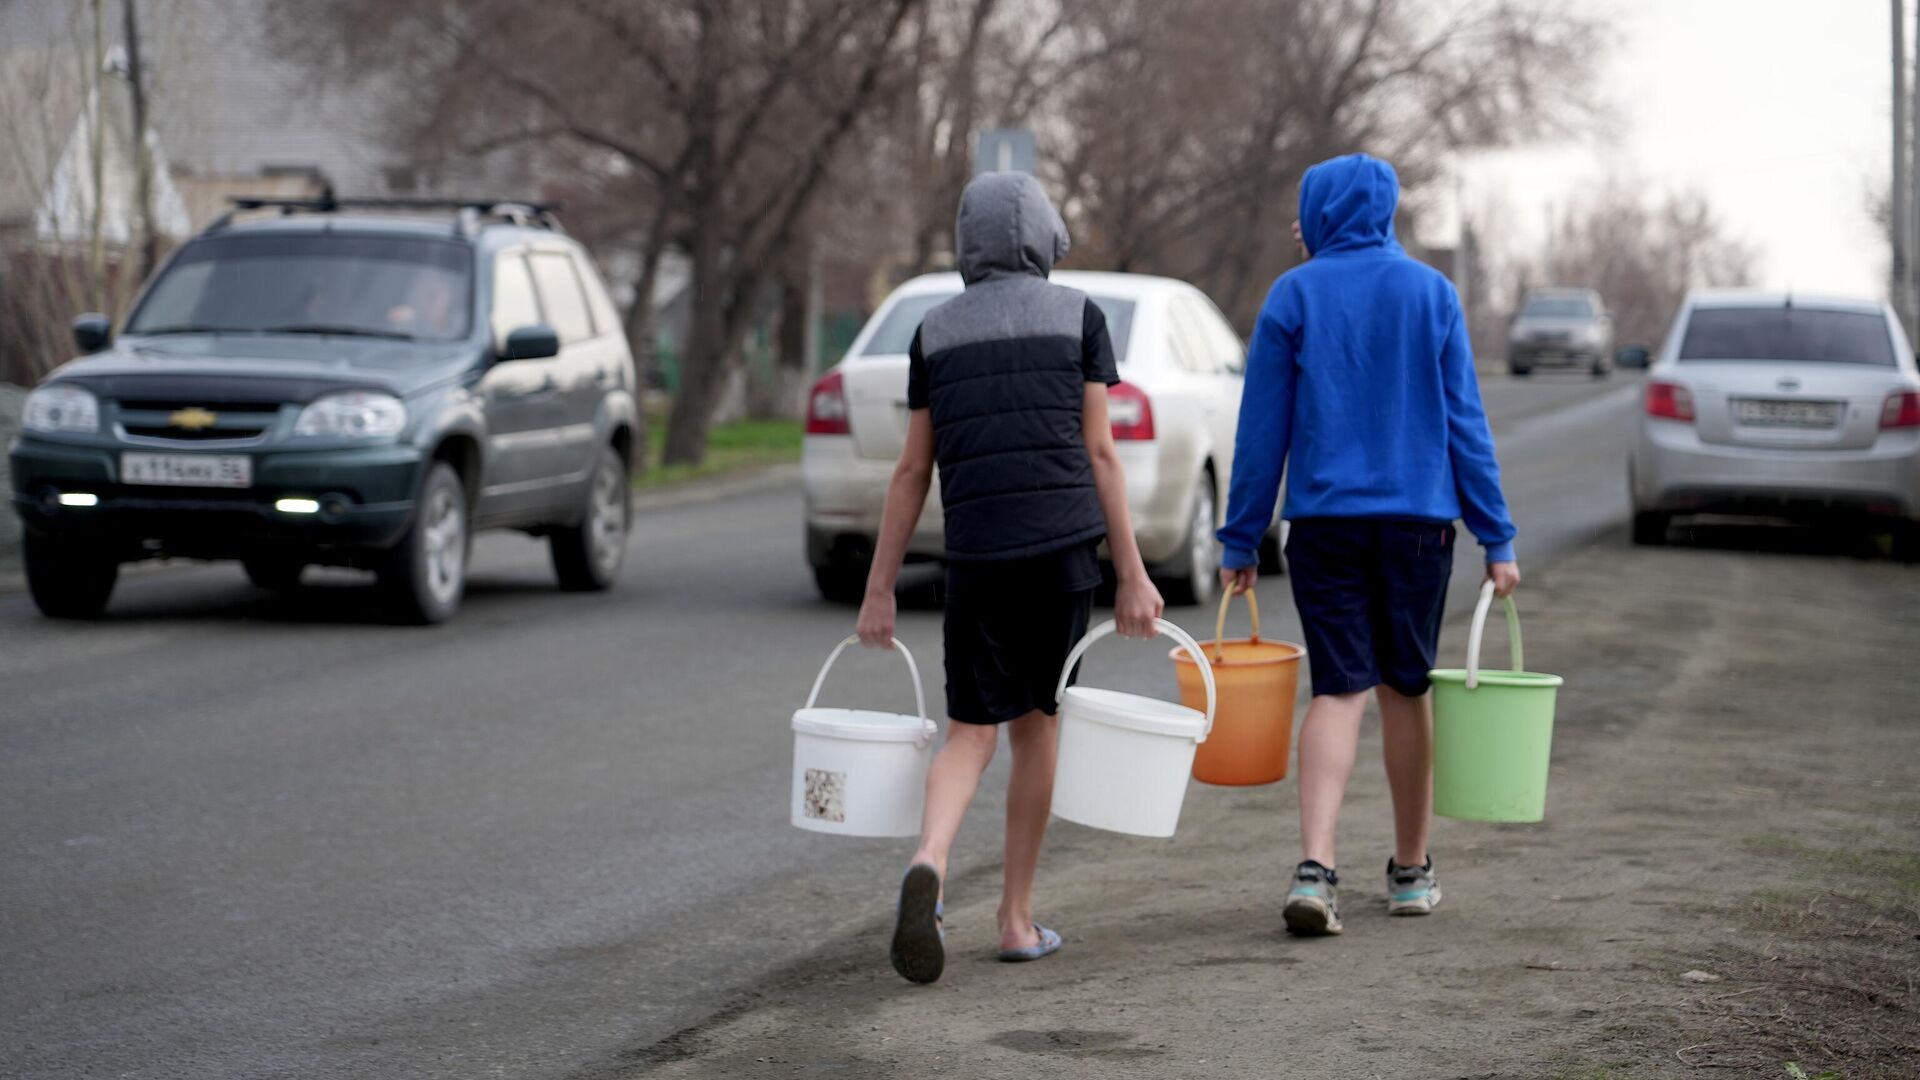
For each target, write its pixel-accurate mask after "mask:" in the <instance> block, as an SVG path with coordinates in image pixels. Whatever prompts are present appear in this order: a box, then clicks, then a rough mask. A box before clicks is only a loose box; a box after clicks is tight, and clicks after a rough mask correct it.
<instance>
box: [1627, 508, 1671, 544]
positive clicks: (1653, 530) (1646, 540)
mask: <svg viewBox="0 0 1920 1080" xmlns="http://www.w3.org/2000/svg"><path fill="white" fill-rule="evenodd" d="M1672 527H1673V515H1672V514H1663V513H1660V512H1659V511H1657V510H1641V511H1637V512H1635V513H1634V515H1633V542H1634V543H1636V544H1639V545H1640V546H1641V547H1661V546H1664V545H1665V544H1666V542H1667V530H1668V529H1670V528H1672Z"/></svg>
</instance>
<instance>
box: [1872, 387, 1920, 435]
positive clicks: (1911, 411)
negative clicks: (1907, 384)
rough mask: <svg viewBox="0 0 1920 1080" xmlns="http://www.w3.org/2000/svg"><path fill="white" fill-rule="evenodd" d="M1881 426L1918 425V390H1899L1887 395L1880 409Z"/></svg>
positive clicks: (1919, 424)
mask: <svg viewBox="0 0 1920 1080" xmlns="http://www.w3.org/2000/svg"><path fill="white" fill-rule="evenodd" d="M1880 426H1881V428H1883V429H1884V428H1908V427H1920V390H1901V391H1898V392H1896V393H1892V394H1889V395H1887V405H1886V407H1885V408H1883V409H1881V410H1880Z"/></svg>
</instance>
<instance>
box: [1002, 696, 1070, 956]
mask: <svg viewBox="0 0 1920 1080" xmlns="http://www.w3.org/2000/svg"><path fill="white" fill-rule="evenodd" d="M1058 730H1059V721H1058V718H1056V717H1054V716H1052V715H1050V714H1048V713H1043V712H1040V711H1038V710H1036V711H1034V712H1030V713H1028V714H1027V715H1025V716H1023V717H1021V718H1020V719H1018V720H1015V721H1014V722H1013V723H1012V724H1011V725H1009V726H1008V730H1007V741H1008V742H1009V743H1011V744H1012V746H1013V775H1012V776H1011V777H1010V778H1009V779H1008V781H1007V856H1006V891H1005V892H1004V893H1003V894H1002V895H1001V898H1000V912H999V919H1000V947H1001V948H1002V949H1019V948H1025V947H1027V946H1029V945H1035V944H1038V943H1039V940H1040V936H1039V935H1038V934H1036V933H1034V932H1033V877H1034V873H1035V872H1036V870H1037V869H1038V868H1039V865H1040V844H1041V842H1042V841H1043V840H1045V839H1046V835H1047V815H1048V814H1049V813H1051V812H1052V809H1053V763H1054V754H1055V750H1056V741H1055V735H1056V733H1057V732H1058Z"/></svg>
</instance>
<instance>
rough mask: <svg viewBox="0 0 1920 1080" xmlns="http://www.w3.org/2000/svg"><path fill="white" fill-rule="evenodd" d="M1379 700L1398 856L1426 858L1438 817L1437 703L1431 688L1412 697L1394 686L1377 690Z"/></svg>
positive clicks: (1410, 862)
mask: <svg viewBox="0 0 1920 1080" xmlns="http://www.w3.org/2000/svg"><path fill="white" fill-rule="evenodd" d="M1375 693H1376V696H1377V699H1378V700H1379V702H1380V750H1381V756H1382V757H1383V758H1385V759H1386V763H1387V788H1388V790H1390V791H1391V792H1392V793H1393V861H1394V862H1397V863H1399V864H1400V865H1401V866H1421V865H1424V864H1425V863H1426V861H1427V828H1428V826H1430V825H1431V824H1432V823H1433V709H1432V705H1431V699H1430V698H1429V697H1428V695H1426V694H1422V695H1420V696H1419V697H1408V696H1406V695H1405V694H1402V693H1400V692H1399V691H1397V690H1394V689H1392V688H1390V687H1386V686H1381V687H1379V688H1377V690H1376V691H1375Z"/></svg>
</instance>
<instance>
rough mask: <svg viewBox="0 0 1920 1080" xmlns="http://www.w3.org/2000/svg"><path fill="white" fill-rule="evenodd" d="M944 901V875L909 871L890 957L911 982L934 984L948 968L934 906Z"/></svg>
mask: <svg viewBox="0 0 1920 1080" xmlns="http://www.w3.org/2000/svg"><path fill="white" fill-rule="evenodd" d="M939 902H940V875H939V874H937V873H935V872H934V870H933V867H931V866H926V865H920V866H913V867H909V868H908V869H907V876H906V877H905V878H904V879H903V880H902V881H901V882H900V910H899V913H898V915H897V916H896V917H895V919H894V924H893V945H892V947H891V948H889V949H888V950H887V958H888V959H889V960H891V961H893V970H895V971H897V972H899V973H900V977H901V978H903V979H905V980H907V981H908V982H916V983H930V982H933V981H934V980H936V979H938V978H939V977H940V973H941V972H942V971H945V970H946V967H947V950H946V946H944V945H942V944H941V942H940V922H939V919H938V917H937V916H935V914H934V907H935V905H936V904H938V903H939Z"/></svg>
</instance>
